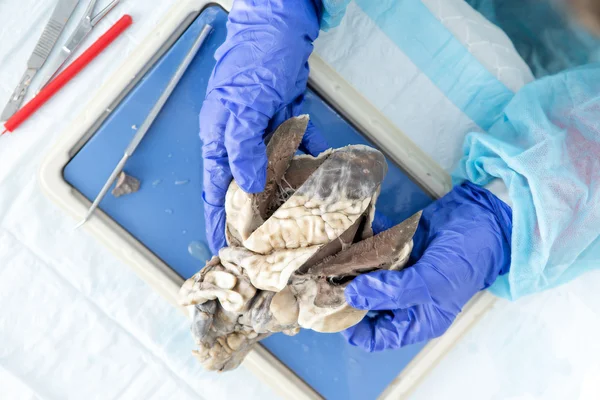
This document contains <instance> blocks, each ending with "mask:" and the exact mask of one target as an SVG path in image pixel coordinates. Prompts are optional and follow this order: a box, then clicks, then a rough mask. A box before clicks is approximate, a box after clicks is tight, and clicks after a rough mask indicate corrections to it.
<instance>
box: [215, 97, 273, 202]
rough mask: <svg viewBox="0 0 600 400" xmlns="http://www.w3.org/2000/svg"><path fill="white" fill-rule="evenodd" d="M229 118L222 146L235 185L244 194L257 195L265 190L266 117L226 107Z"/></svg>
mask: <svg viewBox="0 0 600 400" xmlns="http://www.w3.org/2000/svg"><path fill="white" fill-rule="evenodd" d="M225 107H226V108H227V110H228V112H229V118H228V121H227V124H226V126H225V132H224V143H225V148H226V149H227V156H228V158H229V166H230V168H231V173H232V175H233V179H235V182H236V183H237V184H238V185H239V186H240V188H242V190H244V191H245V192H247V193H260V192H262V191H263V190H264V188H265V180H266V174H267V153H266V146H265V142H264V139H263V137H264V133H265V129H266V128H267V126H268V124H269V117H268V116H266V115H264V114H261V113H257V112H256V111H254V110H252V109H249V108H244V107H240V106H237V105H235V104H226V105H225Z"/></svg>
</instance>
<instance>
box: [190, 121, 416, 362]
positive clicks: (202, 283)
mask: <svg viewBox="0 0 600 400" xmlns="http://www.w3.org/2000/svg"><path fill="white" fill-rule="evenodd" d="M307 124H308V116H306V115H304V116H301V117H296V118H291V119H289V120H287V121H286V122H284V123H283V124H282V125H281V126H280V127H279V128H278V129H277V130H276V131H275V133H274V134H273V136H272V137H271V139H270V140H269V143H268V145H267V156H268V160H269V162H268V167H267V183H266V187H265V190H264V191H263V192H262V193H258V194H248V193H245V192H244V191H243V190H241V189H240V188H239V187H238V186H237V184H236V183H235V182H232V183H231V185H230V186H229V189H228V191H227V195H226V201H225V213H226V218H227V220H226V238H227V242H228V247H225V248H223V249H221V251H220V252H219V256H218V257H216V256H215V257H213V258H212V259H211V260H210V261H208V263H207V264H206V266H205V267H204V268H202V270H201V271H200V272H198V273H197V274H195V275H194V276H193V277H192V278H190V279H188V280H187V281H186V282H185V283H184V285H183V286H182V288H181V290H180V297H181V303H182V305H184V306H186V307H187V308H188V310H189V311H190V317H191V320H192V334H193V337H194V340H195V342H196V344H197V346H198V350H195V351H194V354H195V355H196V356H197V357H198V359H199V360H200V361H201V362H202V364H203V366H204V367H205V368H206V369H209V370H217V371H227V370H231V369H234V368H236V367H237V366H238V365H239V364H240V363H241V362H242V361H243V359H244V357H245V356H246V355H247V354H248V352H249V351H250V350H251V349H252V347H253V346H254V345H255V344H256V343H257V342H258V341H260V340H261V339H264V338H266V337H267V336H269V335H271V334H273V333H276V332H283V333H285V334H288V335H294V334H296V333H298V332H299V330H300V328H304V329H312V330H315V331H317V332H324V333H332V332H340V331H342V330H344V329H346V328H349V327H350V326H352V325H355V324H357V323H358V322H359V321H360V320H361V319H362V318H363V317H364V316H365V314H366V311H364V310H357V309H354V308H352V307H350V306H349V305H348V303H347V302H346V300H345V298H344V289H345V287H346V286H347V285H348V283H349V282H350V281H352V279H353V278H354V277H356V276H358V275H360V274H364V273H367V272H371V271H375V270H379V269H389V270H398V269H400V268H402V267H404V266H405V264H406V262H407V261H408V257H409V255H410V252H411V250H412V246H413V241H412V238H413V235H414V233H415V230H416V228H417V225H418V223H419V219H420V216H421V214H420V213H417V214H415V215H413V216H412V217H411V218H409V219H407V220H406V221H404V222H402V223H401V224H399V225H397V226H395V227H393V228H391V229H389V230H387V231H385V232H382V233H380V234H378V235H375V236H373V231H372V230H371V223H372V221H373V217H374V213H375V202H376V200H377V197H378V195H379V191H380V187H381V182H382V181H383V178H384V177H385V174H386V172H387V164H386V162H385V158H384V156H383V154H381V153H380V152H379V151H377V150H376V149H373V148H371V147H368V146H363V145H355V146H347V147H343V148H339V149H330V150H328V151H326V152H324V153H322V154H320V155H319V156H318V157H312V156H308V155H295V154H296V152H297V150H298V147H299V145H300V142H301V140H302V137H303V135H304V132H305V131H306V127H307Z"/></svg>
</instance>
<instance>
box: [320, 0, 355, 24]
mask: <svg viewBox="0 0 600 400" xmlns="http://www.w3.org/2000/svg"><path fill="white" fill-rule="evenodd" d="M349 3H350V0H322V4H323V8H322V12H321V29H322V30H324V31H328V30H329V29H331V28H335V27H336V26H338V25H339V24H340V22H341V21H342V18H343V17H344V14H345V13H346V7H348V4H349Z"/></svg>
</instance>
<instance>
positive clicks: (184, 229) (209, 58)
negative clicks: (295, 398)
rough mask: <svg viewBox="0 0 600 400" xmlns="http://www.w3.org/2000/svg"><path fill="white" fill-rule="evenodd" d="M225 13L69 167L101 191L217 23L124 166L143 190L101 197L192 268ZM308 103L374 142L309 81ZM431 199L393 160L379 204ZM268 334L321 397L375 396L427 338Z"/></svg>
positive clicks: (206, 18) (419, 203)
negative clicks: (204, 124) (386, 341)
mask: <svg viewBox="0 0 600 400" xmlns="http://www.w3.org/2000/svg"><path fill="white" fill-rule="evenodd" d="M226 20H227V14H226V12H225V11H224V10H222V9H221V8H219V7H217V6H210V7H208V8H206V9H205V10H204V11H203V12H202V13H201V15H200V16H199V17H198V18H197V19H196V20H195V21H194V22H193V23H192V24H191V26H190V27H189V28H188V29H187V30H186V32H185V33H184V34H183V35H182V36H181V37H180V38H179V39H178V41H177V42H176V43H175V45H173V46H172V47H171V49H170V50H169V51H168V52H167V53H166V54H165V55H164V56H163V58H162V59H161V60H160V61H159V62H158V63H157V64H156V65H155V66H154V67H153V68H152V69H151V70H150V71H149V72H148V74H147V75H146V76H145V77H144V78H143V79H142V80H141V81H140V83H139V84H138V85H137V86H136V87H135V88H134V89H133V90H132V91H131V92H130V93H129V94H128V96H127V97H126V98H125V99H124V100H123V101H122V102H121V104H120V105H119V106H118V107H117V108H116V109H115V110H113V112H112V114H111V115H110V117H109V118H108V119H107V120H106V121H105V122H104V124H103V125H102V127H101V128H100V129H99V130H98V131H97V132H96V133H95V135H94V136H93V137H92V138H91V139H90V140H89V141H88V142H87V143H86V144H85V146H83V148H82V149H81V150H80V151H79V152H78V153H77V154H76V155H75V157H74V158H73V159H72V160H71V162H70V163H69V164H68V165H67V166H66V167H65V169H64V177H65V179H66V181H67V182H69V183H70V184H71V185H72V186H73V187H74V188H76V189H77V190H78V191H80V192H81V193H82V194H83V195H84V196H86V197H87V198H88V199H90V200H91V199H93V198H94V197H95V196H96V194H97V193H98V192H99V191H100V189H101V187H102V185H103V184H104V182H105V181H106V179H107V178H108V176H109V175H110V172H111V171H112V169H113V168H114V167H115V166H116V165H117V162H118V161H119V159H120V158H121V157H122V155H123V151H124V149H125V148H126V146H127V144H128V143H129V141H130V140H131V138H132V136H133V134H134V133H135V129H136V128H137V127H138V126H140V125H141V124H142V121H143V120H144V119H145V117H146V116H147V114H148V112H149V110H150V109H151V107H152V106H153V105H154V104H155V102H156V100H157V99H158V97H159V96H160V94H161V92H162V91H163V90H164V88H165V87H166V85H167V82H168V80H169V79H170V78H171V76H172V75H173V73H174V72H175V70H176V69H177V66H178V65H179V63H180V62H181V60H182V59H183V57H184V56H185V54H186V52H187V51H188V49H189V48H190V47H191V45H192V43H193V41H194V39H195V38H196V37H197V36H198V34H199V33H200V31H201V29H202V27H203V26H204V24H207V23H210V24H211V25H212V26H213V27H214V31H213V33H212V34H211V35H210V37H209V39H208V40H207V42H205V44H204V46H203V47H202V49H201V50H200V52H199V54H198V56H197V57H196V59H195V60H194V62H193V63H192V65H191V66H190V68H189V69H188V71H187V72H186V74H185V75H184V77H183V79H182V80H181V82H180V83H179V85H178V87H177V88H176V90H175V91H174V92H173V94H172V96H171V98H170V99H169V101H168V102H167V104H166V105H165V107H164V108H163V110H162V112H161V113H160V115H159V116H158V118H157V119H156V121H155V122H154V124H153V126H152V128H151V130H150V131H149V132H148V134H147V136H146V138H145V139H144V140H143V141H142V143H141V145H140V147H139V148H138V150H137V152H136V153H135V154H134V156H133V157H132V158H131V160H130V161H129V162H128V163H127V165H126V168H125V171H126V172H127V173H128V174H130V175H132V176H134V177H136V178H138V179H140V181H141V182H142V184H141V188H140V190H139V191H138V192H137V193H134V194H131V195H127V196H124V197H121V198H118V199H116V198H114V197H113V196H112V195H108V196H107V197H106V198H105V199H104V201H103V202H102V203H101V205H100V207H101V209H102V210H103V211H104V212H106V213H107V214H108V215H110V216H111V217H112V218H113V219H114V220H115V221H117V222H118V223H119V224H120V225H121V226H122V227H123V228H125V229H126V230H127V231H128V232H129V233H130V234H131V235H133V236H134V237H135V238H137V239H138V240H139V241H140V242H141V243H143V244H144V245H145V246H146V247H148V248H149V249H150V250H151V251H152V252H154V254H156V255H157V256H158V257H159V258H161V259H162V260H164V262H165V263H167V264H168V265H169V266H171V268H173V269H174V270H175V271H177V272H178V273H179V274H180V275H181V276H182V277H184V278H189V277H190V276H191V275H193V274H194V273H195V272H196V271H197V270H199V269H200V268H201V267H202V266H203V265H204V262H205V261H206V259H207V258H209V257H210V254H209V251H208V247H207V245H206V236H205V233H204V215H203V209H202V197H201V195H202V179H201V176H202V175H201V171H202V158H201V154H202V153H201V142H200V139H199V137H198V113H199V111H200V107H201V105H202V99H203V98H204V95H205V91H206V85H207V81H208V78H209V76H210V73H211V71H212V68H213V67H214V64H215V61H214V58H213V55H214V52H215V50H216V49H217V47H218V46H219V45H220V44H221V43H222V42H223V41H224V40H225V36H226V26H225V23H226ZM305 112H307V113H308V114H310V117H311V120H312V121H313V122H314V124H315V125H316V126H317V127H318V128H319V129H320V130H321V132H322V133H323V134H324V135H325V136H326V137H327V139H328V140H329V142H330V144H331V145H332V146H333V147H341V146H344V145H347V144H357V143H363V144H370V143H369V142H368V141H367V140H366V139H365V138H364V137H362V136H361V134H360V133H359V132H358V131H356V130H355V129H354V128H353V127H352V126H351V125H350V124H348V123H347V122H346V121H345V120H344V119H342V118H341V117H340V116H339V115H338V113H337V112H336V111H335V110H334V109H333V108H331V107H330V106H329V105H327V104H326V103H325V102H324V101H322V100H321V99H320V98H319V97H318V96H317V95H315V94H314V93H313V92H311V91H308V93H307V96H306V105H305ZM430 202H431V199H430V198H429V197H428V196H427V195H426V194H425V193H424V192H423V191H422V190H421V189H420V188H419V187H418V186H417V185H415V184H414V183H413V182H412V181H411V180H410V179H409V178H407V176H406V175H405V174H404V173H403V172H402V171H401V170H400V169H398V168H397V167H396V166H394V165H390V169H389V172H388V175H387V177H386V179H385V182H384V183H383V187H382V192H381V196H380V198H379V202H378V204H377V208H378V210H380V211H381V212H383V213H384V214H386V215H387V216H388V217H390V218H391V219H392V220H394V221H395V222H401V221H402V220H404V219H405V218H407V217H409V216H410V215H411V214H413V213H414V212H416V211H418V210H419V209H422V208H423V207H425V206H426V205H427V204H429V203H430ZM263 343H264V344H265V345H266V347H267V348H268V349H269V350H270V351H271V352H272V353H273V354H274V355H275V356H277V357H278V358H279V359H280V360H282V361H283V362H284V363H285V364H286V365H288V366H289V367H290V368H291V369H292V370H293V371H295V372H296V374H297V375H298V376H300V377H301V378H302V379H304V380H305V381H306V382H307V383H308V384H309V385H311V386H312V387H313V388H314V389H315V390H317V391H318V392H319V393H321V395H322V396H323V397H325V398H327V399H334V400H335V399H360V400H363V399H374V398H376V397H377V396H378V395H379V394H381V392H382V391H383V390H384V389H385V388H386V387H387V386H388V385H389V384H390V383H391V381H392V380H393V379H394V378H395V377H396V376H397V375H398V374H399V373H400V372H401V371H402V369H403V368H404V367H405V366H406V365H407V364H408V362H410V360H411V359H412V358H413V357H414V356H415V355H416V354H417V353H418V352H419V350H420V349H421V348H422V347H423V345H416V346H409V347H406V348H404V349H402V350H399V351H390V352H383V353H376V354H367V353H364V352H362V351H360V350H358V349H356V348H354V347H352V346H349V345H347V344H346V343H345V341H344V339H343V338H342V336H341V335H339V334H318V333H315V332H310V331H303V332H301V333H300V334H298V335H297V336H294V337H288V336H285V335H283V334H277V335H273V336H272V337H270V338H268V339H267V340H265V341H264V342H263Z"/></svg>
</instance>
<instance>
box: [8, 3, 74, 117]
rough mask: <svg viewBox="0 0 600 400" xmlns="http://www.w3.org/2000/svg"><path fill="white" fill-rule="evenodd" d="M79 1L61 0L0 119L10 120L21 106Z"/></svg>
mask: <svg viewBox="0 0 600 400" xmlns="http://www.w3.org/2000/svg"><path fill="white" fill-rule="evenodd" d="M77 3H79V0H59V2H58V4H57V5H56V7H55V8H54V11H53V12H52V15H51V16H50V20H49V21H48V23H47V24H46V27H45V28H44V32H43V33H42V36H41V37H40V39H39V41H38V42H37V44H36V46H35V49H33V53H32V54H31V56H30V57H29V60H28V61H27V70H26V71H25V73H24V74H23V77H22V78H21V81H20V82H19V84H18V85H17V87H16V88H15V91H14V92H13V93H12V94H11V95H10V99H9V101H8V103H7V104H6V107H5V108H4V111H3V112H2V116H1V117H0V120H2V121H6V120H8V119H9V118H10V117H11V116H12V115H13V114H14V113H15V112H17V110H18V109H19V107H21V104H22V103H23V100H24V99H25V94H26V93H27V89H28V88H29V85H31V81H32V79H33V77H34V76H35V74H36V73H37V72H38V70H39V69H40V68H42V66H43V65H44V63H45V62H46V60H47V59H48V56H49V55H50V52H51V51H52V49H53V48H54V45H55V44H56V41H57V40H58V37H59V36H60V34H61V33H62V31H63V29H64V28H65V25H66V24H67V22H68V21H69V18H71V15H72V14H73V11H74V10H75V7H76V6H77Z"/></svg>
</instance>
